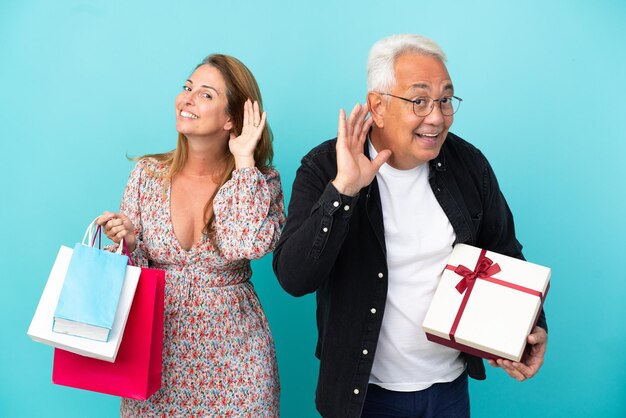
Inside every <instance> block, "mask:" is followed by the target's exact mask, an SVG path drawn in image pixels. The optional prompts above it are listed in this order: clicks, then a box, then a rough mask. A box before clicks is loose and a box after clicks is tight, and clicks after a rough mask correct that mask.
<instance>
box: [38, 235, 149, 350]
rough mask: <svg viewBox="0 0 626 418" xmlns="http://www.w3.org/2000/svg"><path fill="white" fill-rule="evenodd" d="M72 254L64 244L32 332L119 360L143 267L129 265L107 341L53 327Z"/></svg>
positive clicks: (50, 342) (41, 338)
mask: <svg viewBox="0 0 626 418" xmlns="http://www.w3.org/2000/svg"><path fill="white" fill-rule="evenodd" d="M72 254H73V250H72V249H71V248H69V247H65V246H61V248H60V249H59V252H58V254H57V257H56V260H55V262H54V266H53V267H52V270H51V271H50V276H49V277H48V281H47V283H46V286H45V288H44V290H43V293H42V295H41V299H40V300H39V304H38V305H37V310H36V311H35V315H34V316H33V320H32V321H31V323H30V326H29V328H28V335H29V336H30V337H31V338H32V339H33V340H34V341H37V342H40V343H43V344H47V345H51V346H53V347H58V348H62V349H64V350H67V351H71V352H74V353H77V354H81V355H83V356H88V357H93V358H97V359H101V360H105V361H110V362H112V361H115V358H116V356H117V353H118V349H119V347H120V343H121V341H122V337H123V332H124V326H125V324H126V321H127V318H128V314H129V312H130V307H131V304H132V302H133V297H134V294H135V289H136V288H137V283H138V281H139V274H140V273H141V269H140V268H139V267H134V266H128V267H127V268H126V275H125V277H124V285H123V286H122V292H121V295H120V300H119V304H118V310H117V312H116V314H115V320H114V322H113V328H112V330H111V335H110V337H109V340H108V341H107V342H102V341H94V340H88V339H86V338H81V337H76V336H73V335H67V334H60V333H58V332H53V331H52V325H53V317H54V310H55V309H56V305H57V301H58V300H59V295H60V293H61V288H62V287H63V280H64V278H65V273H66V272H67V269H68V267H69V264H70V260H71V258H72Z"/></svg>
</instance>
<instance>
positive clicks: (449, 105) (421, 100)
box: [380, 93, 463, 117]
mask: <svg viewBox="0 0 626 418" xmlns="http://www.w3.org/2000/svg"><path fill="white" fill-rule="evenodd" d="M380 94H382V95H384V96H391V97H395V98H396V99H400V100H404V101H405V102H409V103H413V113H415V115H416V116H420V117H424V116H428V115H430V113H431V112H432V111H433V109H434V108H435V102H439V108H440V109H441V113H442V114H443V115H444V116H452V115H454V114H455V113H456V111H457V110H459V106H461V102H462V101H463V99H461V98H460V97H456V96H446V97H442V98H441V99H433V98H430V97H418V98H417V99H415V100H410V99H406V98H404V97H400V96H395V95H393V94H389V93H380Z"/></svg>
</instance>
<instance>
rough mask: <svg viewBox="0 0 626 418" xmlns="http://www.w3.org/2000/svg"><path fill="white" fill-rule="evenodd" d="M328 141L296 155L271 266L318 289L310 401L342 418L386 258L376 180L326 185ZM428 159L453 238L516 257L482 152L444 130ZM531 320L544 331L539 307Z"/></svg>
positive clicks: (378, 299)
mask: <svg viewBox="0 0 626 418" xmlns="http://www.w3.org/2000/svg"><path fill="white" fill-rule="evenodd" d="M335 141H336V140H330V141H326V142H324V143H322V144H321V145H319V146H317V147H316V148H314V149H313V150H312V151H311V152H309V153H308V154H307V155H306V156H305V157H304V158H303V159H302V164H301V166H300V168H299V169H298V171H297V173H296V178H295V181H294V184H293V191H292V194H291V201H290V203H289V210H288V217H287V223H286V225H285V228H284V230H283V233H282V236H281V238H280V241H279V243H278V246H277V247H276V250H275V251H274V263H273V266H274V272H275V273H276V275H277V277H278V280H279V282H280V284H281V285H282V287H283V288H284V289H285V290H286V291H287V292H289V293H290V294H292V295H294V296H301V295H304V294H307V293H311V292H317V327H318V334H319V335H318V343H317V348H316V352H315V354H316V356H317V357H318V358H319V359H320V371H319V380H318V385H317V393H316V406H317V409H318V410H319V412H320V413H321V414H322V416H324V417H342V418H343V417H358V416H360V413H361V409H362V405H363V400H364V399H365V392H366V390H367V384H368V380H369V377H370V371H371V368H372V364H373V360H374V355H375V351H376V345H377V341H378V335H379V333H380V328H381V324H382V319H383V313H384V310H385V302H386V295H387V262H386V249H385V237H384V226H383V214H382V207H381V203H380V195H379V192H378V185H377V182H376V179H374V181H373V182H372V183H371V184H370V185H369V186H367V187H365V188H363V189H362V190H361V192H360V193H359V195H358V196H356V197H348V196H344V195H341V194H339V192H338V191H337V190H336V189H335V188H334V187H333V185H332V184H331V183H330V182H331V181H332V180H333V179H334V178H335V176H336V174H337V162H336V153H335ZM366 152H367V146H366ZM429 164H430V176H429V182H430V185H431V187H432V190H433V192H434V194H435V197H436V198H437V200H438V202H439V204H440V205H441V207H442V209H443V210H444V212H445V213H446V215H447V217H448V219H449V220H450V223H451V224H452V227H453V228H454V232H455V233H456V243H466V244H470V245H474V246H477V247H481V248H485V249H487V250H490V251H495V252H498V253H501V254H505V255H509V256H513V257H517V258H522V259H523V256H522V252H521V251H522V246H521V245H520V243H519V242H518V241H517V239H516V238H515V228H514V226H513V217H512V215H511V212H510V210H509V207H508V205H507V203H506V201H505V199H504V196H503V195H502V193H501V192H500V188H499V186H498V182H497V180H496V177H495V175H494V173H493V170H492V169H491V166H490V165H489V163H488V162H487V160H486V158H485V157H484V156H483V154H482V153H481V152H480V151H479V150H478V149H476V148H475V147H474V146H473V145H471V144H469V143H468V142H466V141H464V140H463V139H461V138H459V137H458V136H456V135H454V134H452V133H449V134H448V137H447V138H446V141H445V142H444V144H443V146H442V148H441V152H440V153H439V156H438V157H437V158H435V159H434V160H432V161H430V162H429ZM538 325H539V326H541V327H543V328H544V329H547V327H546V322H545V316H544V315H543V311H542V313H541V316H540V318H539V322H538ZM465 357H466V361H467V371H468V373H469V375H470V376H471V377H473V378H475V379H485V367H484V365H483V362H482V360H481V359H479V358H477V357H473V356H469V355H465Z"/></svg>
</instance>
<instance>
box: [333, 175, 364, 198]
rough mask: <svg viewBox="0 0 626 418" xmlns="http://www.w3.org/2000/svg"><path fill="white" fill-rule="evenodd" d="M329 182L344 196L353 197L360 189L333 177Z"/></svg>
mask: <svg viewBox="0 0 626 418" xmlns="http://www.w3.org/2000/svg"><path fill="white" fill-rule="evenodd" d="M331 183H332V185H333V186H334V187H335V189H337V191H338V192H339V193H340V194H342V195H344V196H350V197H354V196H356V195H358V194H359V191H360V190H361V188H360V187H359V188H356V187H354V186H350V185H345V184H343V183H342V182H341V181H338V180H337V179H334V180H333V181H332V182H331Z"/></svg>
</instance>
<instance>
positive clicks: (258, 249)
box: [120, 158, 285, 417]
mask: <svg viewBox="0 0 626 418" xmlns="http://www.w3.org/2000/svg"><path fill="white" fill-rule="evenodd" d="M166 169H167V168H166V167H165V166H164V165H163V164H162V163H159V162H157V161H156V160H154V159H150V158H144V159H142V160H140V161H139V162H138V163H137V165H136V166H135V168H134V169H133V171H132V173H131V174H130V178H129V180H128V184H127V186H126V190H125V192H124V197H123V200H122V204H121V208H120V210H121V212H122V213H124V214H126V215H127V216H128V217H129V218H130V219H131V221H132V222H133V225H134V226H135V229H136V231H135V233H136V237H137V248H136V249H135V251H134V252H133V254H132V257H133V260H134V261H135V263H136V264H137V265H139V266H141V267H148V266H149V267H153V268H158V269H163V270H165V281H166V284H165V325H164V337H163V376H162V387H161V389H160V390H159V391H157V392H156V393H155V394H154V395H152V397H151V398H150V399H148V400H147V401H136V400H132V399H122V402H121V416H122V417H277V416H279V393H280V389H279V382H278V368H277V363H276V355H275V350H274V341H273V339H272V335H271V333H270V329H269V326H268V323H267V320H266V318H265V315H264V313H263V309H262V307H261V304H260V302H259V299H258V297H257V294H256V292H255V290H254V287H253V285H252V283H251V282H250V276H251V274H252V270H251V269H250V260H251V259H256V258H260V257H262V256H263V255H265V254H267V253H268V252H270V251H272V250H273V249H274V246H275V245H276V243H277V241H278V238H279V235H280V231H281V228H282V226H283V224H284V221H285V214H284V205H283V193H282V189H281V184H280V178H279V176H278V173H277V172H276V171H275V170H273V169H270V170H269V171H268V172H267V173H264V174H263V173H261V172H260V171H259V170H258V169H257V168H243V169H239V170H235V171H234V172H233V175H232V178H231V180H229V181H228V182H227V183H226V184H224V186H222V187H221V188H220V189H219V190H218V192H217V194H216V196H215V199H214V203H213V210H214V214H215V220H214V230H215V236H214V237H213V238H212V239H209V238H206V237H205V238H203V239H202V240H201V241H199V242H196V243H195V244H194V245H193V246H192V248H191V249H189V250H184V249H183V248H181V245H180V243H179V242H178V239H177V238H176V235H175V234H174V229H173V226H172V220H171V216H170V183H169V181H168V180H165V179H164V178H163V176H162V175H163V174H165V171H166ZM164 182H167V183H164ZM216 247H217V248H216Z"/></svg>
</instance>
